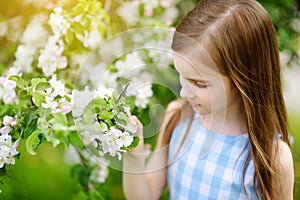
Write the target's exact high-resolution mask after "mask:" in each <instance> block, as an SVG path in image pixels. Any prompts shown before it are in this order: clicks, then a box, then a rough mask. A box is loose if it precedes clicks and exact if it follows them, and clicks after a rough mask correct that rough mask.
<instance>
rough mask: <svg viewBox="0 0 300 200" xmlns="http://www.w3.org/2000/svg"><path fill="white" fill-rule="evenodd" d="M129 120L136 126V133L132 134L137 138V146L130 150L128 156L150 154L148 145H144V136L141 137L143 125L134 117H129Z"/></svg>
mask: <svg viewBox="0 0 300 200" xmlns="http://www.w3.org/2000/svg"><path fill="white" fill-rule="evenodd" d="M129 119H130V120H131V121H134V122H135V123H136V125H137V131H136V132H135V133H134V135H136V136H138V137H139V144H138V146H137V147H135V148H132V149H130V151H129V152H128V154H133V155H134V154H136V155H141V154H149V153H150V148H151V145H150V144H144V136H143V124H142V123H141V122H140V120H139V119H138V118H137V117H136V116H134V115H133V116H130V117H129Z"/></svg>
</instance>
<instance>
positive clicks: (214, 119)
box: [200, 111, 248, 135]
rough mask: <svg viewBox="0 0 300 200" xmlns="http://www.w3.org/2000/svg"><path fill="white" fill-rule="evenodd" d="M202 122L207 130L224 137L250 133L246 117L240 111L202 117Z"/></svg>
mask: <svg viewBox="0 0 300 200" xmlns="http://www.w3.org/2000/svg"><path fill="white" fill-rule="evenodd" d="M200 122H201V124H202V125H203V126H204V127H205V128H206V129H208V130H210V131H213V132H216V133H221V134H224V135H241V134H245V133H247V132H248V131H247V124H246V120H245V117H244V115H242V114H240V113H239V112H238V111H236V112H227V113H214V114H206V115H200Z"/></svg>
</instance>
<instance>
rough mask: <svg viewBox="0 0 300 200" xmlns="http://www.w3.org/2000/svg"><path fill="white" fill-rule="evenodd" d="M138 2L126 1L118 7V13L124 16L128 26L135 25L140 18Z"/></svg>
mask: <svg viewBox="0 0 300 200" xmlns="http://www.w3.org/2000/svg"><path fill="white" fill-rule="evenodd" d="M138 6H139V5H138V4H137V3H135V2H124V3H123V4H122V5H121V6H120V7H119V8H118V9H117V12H116V13H117V15H119V16H120V17H122V18H123V20H124V21H125V23H126V24H127V25H128V26H134V25H136V23H137V22H138V20H139V9H138Z"/></svg>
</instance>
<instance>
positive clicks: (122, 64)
mask: <svg viewBox="0 0 300 200" xmlns="http://www.w3.org/2000/svg"><path fill="white" fill-rule="evenodd" d="M115 66H116V68H117V70H118V72H117V74H118V76H120V77H129V76H130V75H131V74H132V73H136V72H137V71H140V70H142V69H143V68H145V63H144V61H143V60H142V58H141V56H140V55H139V53H138V52H137V51H135V52H132V53H130V54H127V55H126V59H125V60H118V61H117V62H116V64H115Z"/></svg>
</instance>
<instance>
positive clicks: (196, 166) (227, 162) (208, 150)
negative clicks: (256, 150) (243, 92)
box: [167, 114, 257, 200]
mask: <svg viewBox="0 0 300 200" xmlns="http://www.w3.org/2000/svg"><path fill="white" fill-rule="evenodd" d="M187 124H188V120H186V121H183V122H182V123H180V124H179V125H178V126H177V127H176V128H175V129H174V131H173V134H172V137H171V141H170V146H169V167H168V172H167V176H168V177H167V179H168V186H169V190H170V199H171V200H177V199H178V200H179V199H180V200H184V199H189V200H196V199H201V200H205V199H209V200H212V199H218V200H219V199H221V200H222V199H225V200H227V199H230V200H231V199H232V200H238V199H251V200H252V199H257V197H256V194H255V192H254V187H253V175H254V166H253V162H252V161H251V162H250V164H249V166H248V168H247V170H246V175H245V179H244V184H245V188H246V191H247V192H246V191H245V190H244V188H243V184H242V175H243V166H244V163H245V160H246V157H247V154H248V152H249V150H250V148H249V144H248V134H243V135H239V136H230V135H222V134H216V133H214V132H211V131H208V130H207V129H205V128H204V127H203V126H201V123H200V120H199V116H198V115H197V114H196V115H195V117H194V119H193V122H192V124H191V128H190V131H189V134H188V136H187V138H186V140H185V142H184V144H183V148H181V151H179V152H178V147H179V144H181V141H182V138H181V137H182V135H184V134H183V133H184V130H185V127H187Z"/></svg>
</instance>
